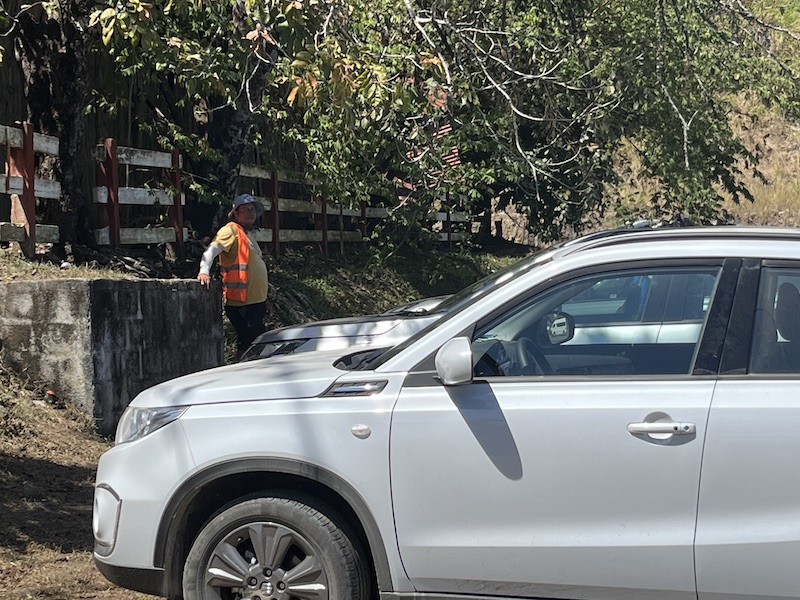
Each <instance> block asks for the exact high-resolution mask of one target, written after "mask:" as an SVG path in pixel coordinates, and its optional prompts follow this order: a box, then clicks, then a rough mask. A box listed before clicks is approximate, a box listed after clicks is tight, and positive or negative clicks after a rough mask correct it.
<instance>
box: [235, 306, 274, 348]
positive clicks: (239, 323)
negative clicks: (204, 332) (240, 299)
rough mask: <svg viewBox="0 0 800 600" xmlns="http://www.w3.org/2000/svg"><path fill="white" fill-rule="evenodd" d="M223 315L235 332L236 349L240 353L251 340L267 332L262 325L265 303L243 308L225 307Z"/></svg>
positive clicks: (265, 309)
mask: <svg viewBox="0 0 800 600" xmlns="http://www.w3.org/2000/svg"><path fill="white" fill-rule="evenodd" d="M225 314H226V315H227V316H228V320H229V321H230V322H231V325H233V328H234V329H235V330H236V348H237V349H238V350H239V352H240V353H241V352H244V351H245V350H247V349H248V348H249V347H250V344H252V343H253V340H254V339H256V337H258V336H259V335H260V334H262V333H264V332H265V331H266V330H267V327H266V326H265V325H264V316H265V315H266V314H267V303H266V301H264V302H259V303H258V304H245V305H244V306H226V307H225Z"/></svg>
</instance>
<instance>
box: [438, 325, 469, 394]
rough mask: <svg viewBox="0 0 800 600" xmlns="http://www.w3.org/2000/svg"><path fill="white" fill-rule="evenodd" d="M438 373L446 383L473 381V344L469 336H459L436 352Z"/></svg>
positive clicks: (457, 383) (455, 383)
mask: <svg viewBox="0 0 800 600" xmlns="http://www.w3.org/2000/svg"><path fill="white" fill-rule="evenodd" d="M435 363H436V373H437V374H438V375H439V378H440V379H441V380H442V383H444V384H445V385H459V384H461V383H470V382H471V381H472V345H471V344H470V341H469V338H465V337H457V338H453V339H452V340H450V341H449V342H447V343H446V344H445V345H444V346H442V347H441V348H439V351H438V352H437V353H436V360H435Z"/></svg>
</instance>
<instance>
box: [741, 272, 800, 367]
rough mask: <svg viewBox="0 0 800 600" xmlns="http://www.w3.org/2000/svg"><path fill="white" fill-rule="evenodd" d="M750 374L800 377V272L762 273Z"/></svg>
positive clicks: (754, 325) (754, 324)
mask: <svg viewBox="0 0 800 600" xmlns="http://www.w3.org/2000/svg"><path fill="white" fill-rule="evenodd" d="M748 370H749V372H750V373H800V270H797V269H782V268H765V269H763V270H762V271H761V279H760V282H759V286H758V301H757V303H756V311H755V315H754V322H753V340H752V344H751V347H750V367H749V369H748Z"/></svg>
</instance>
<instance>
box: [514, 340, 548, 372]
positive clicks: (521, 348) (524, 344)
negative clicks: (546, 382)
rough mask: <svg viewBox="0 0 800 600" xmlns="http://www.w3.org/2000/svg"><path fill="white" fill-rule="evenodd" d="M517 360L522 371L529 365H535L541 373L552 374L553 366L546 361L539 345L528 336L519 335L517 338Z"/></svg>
mask: <svg viewBox="0 0 800 600" xmlns="http://www.w3.org/2000/svg"><path fill="white" fill-rule="evenodd" d="M517 362H518V363H519V365H520V366H521V367H522V369H523V371H527V370H528V369H529V368H530V367H537V368H538V370H539V371H541V373H542V375H552V374H553V367H552V366H551V365H550V363H549V362H547V358H545V356H544V354H542V351H541V350H539V346H537V345H536V344H534V343H533V341H532V340H531V339H530V338H526V337H521V338H519V339H518V340H517Z"/></svg>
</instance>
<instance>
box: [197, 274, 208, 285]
mask: <svg viewBox="0 0 800 600" xmlns="http://www.w3.org/2000/svg"><path fill="white" fill-rule="evenodd" d="M197 281H199V282H200V285H202V286H203V287H207V288H210V287H211V275H209V274H208V273H200V274H199V275H198V276H197Z"/></svg>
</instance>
